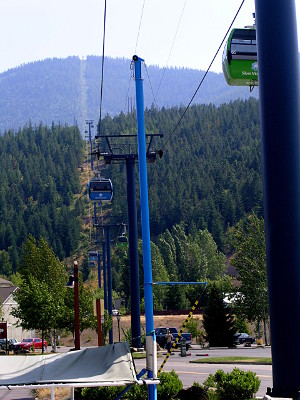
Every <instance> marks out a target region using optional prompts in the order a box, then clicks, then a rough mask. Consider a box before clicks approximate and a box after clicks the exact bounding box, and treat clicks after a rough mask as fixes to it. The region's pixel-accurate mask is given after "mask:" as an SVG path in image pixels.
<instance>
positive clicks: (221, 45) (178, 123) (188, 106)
mask: <svg viewBox="0 0 300 400" xmlns="http://www.w3.org/2000/svg"><path fill="white" fill-rule="evenodd" d="M244 2H245V0H243V1H242V2H241V5H240V6H239V8H238V10H237V12H236V14H235V16H234V18H233V20H232V22H231V24H230V26H229V28H228V29H227V32H226V34H225V36H224V38H223V39H222V42H221V43H220V45H219V47H218V50H217V51H216V53H215V55H214V57H213V59H212V61H211V63H210V64H209V67H208V68H207V70H206V72H205V74H204V76H203V78H202V79H201V82H200V83H199V85H198V87H197V89H196V90H195V93H194V94H193V96H192V98H191V100H190V101H189V103H188V105H187V106H186V108H185V110H184V111H183V113H182V115H181V117H180V118H179V120H178V122H177V124H176V125H175V128H174V129H173V131H172V132H171V134H170V136H169V137H168V139H167V140H166V142H165V144H164V145H163V147H162V150H163V149H164V148H165V146H166V144H167V143H168V141H169V140H170V139H171V137H172V136H173V135H174V133H175V131H176V130H177V128H178V126H179V125H180V123H181V121H182V120H183V118H184V116H185V114H186V112H187V110H188V109H189V108H190V105H191V104H192V101H193V100H194V98H195V96H196V94H197V93H198V90H199V89H200V87H201V85H202V83H203V81H204V79H205V78H206V76H207V74H208V72H209V70H210V68H211V66H212V64H213V63H214V61H215V59H216V57H217V55H218V53H219V51H220V49H221V48H222V47H223V43H224V42H225V39H226V37H227V35H228V33H229V32H230V30H231V27H232V25H233V24H234V21H235V20H236V17H237V16H238V14H239V12H240V10H241V8H242V6H243V4H244Z"/></svg>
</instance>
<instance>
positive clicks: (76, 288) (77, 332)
mask: <svg viewBox="0 0 300 400" xmlns="http://www.w3.org/2000/svg"><path fill="white" fill-rule="evenodd" d="M74 316H75V350H80V327H79V285H78V263H77V261H74Z"/></svg>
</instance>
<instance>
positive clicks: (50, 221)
mask: <svg viewBox="0 0 300 400" xmlns="http://www.w3.org/2000/svg"><path fill="white" fill-rule="evenodd" d="M82 150H83V142H82V139H81V135H80V132H79V130H78V129H77V128H76V127H73V128H68V127H62V126H55V125H54V124H53V125H52V126H51V128H46V127H44V126H42V125H40V126H38V127H36V128H33V127H32V126H31V125H29V126H26V127H25V128H23V129H22V130H19V131H18V132H17V133H16V134H13V133H12V132H8V133H5V134H4V135H3V136H1V137H0V182H1V184H0V210H1V220H0V275H2V274H4V275H6V276H10V274H11V273H12V270H13V271H14V272H15V271H16V269H17V266H18V263H19V262H20V249H21V245H22V243H23V242H24V241H25V240H26V238H27V236H28V235H29V234H31V235H33V236H34V237H35V238H36V239H39V238H40V237H43V238H44V239H46V240H47V241H48V243H49V244H50V245H51V246H52V247H53V249H54V251H55V254H56V255H57V256H58V257H60V259H63V258H64V257H66V256H69V255H70V254H71V253H72V252H74V250H75V249H76V248H77V246H78V242H79V235H80V229H79V226H80V224H81V222H80V217H81V215H82V212H83V211H82V205H81V200H80V199H77V200H76V201H75V202H74V194H76V193H78V192H79V190H80V183H79V171H78V167H79V165H80V163H81V160H82V155H83V151H82ZM78 218H79V219H78Z"/></svg>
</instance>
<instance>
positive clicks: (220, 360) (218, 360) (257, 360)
mask: <svg viewBox="0 0 300 400" xmlns="http://www.w3.org/2000/svg"><path fill="white" fill-rule="evenodd" d="M190 362H191V363H202V364H203V363H205V364H268V365H272V359H271V358H270V357H203V358H201V359H198V360H195V361H190Z"/></svg>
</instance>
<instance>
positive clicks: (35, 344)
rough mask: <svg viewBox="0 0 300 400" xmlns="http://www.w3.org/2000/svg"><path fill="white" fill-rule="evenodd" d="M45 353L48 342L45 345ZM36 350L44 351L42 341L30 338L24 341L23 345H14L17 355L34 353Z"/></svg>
mask: <svg viewBox="0 0 300 400" xmlns="http://www.w3.org/2000/svg"><path fill="white" fill-rule="evenodd" d="M43 347H44V351H46V350H47V341H46V340H44V343H43ZM35 349H40V350H42V339H40V338H30V339H23V340H22V342H21V343H18V344H16V345H14V348H13V350H14V352H15V353H22V352H23V353H25V352H26V351H34V350H35Z"/></svg>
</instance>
